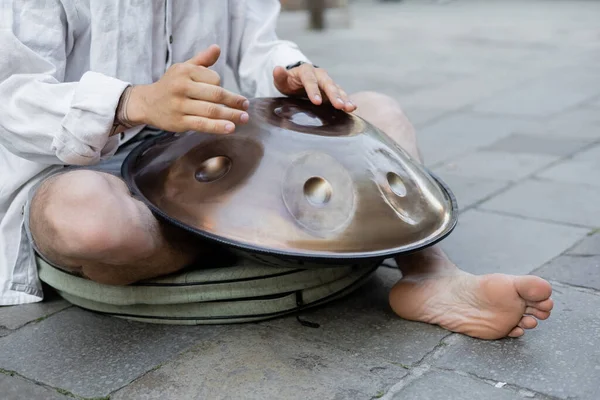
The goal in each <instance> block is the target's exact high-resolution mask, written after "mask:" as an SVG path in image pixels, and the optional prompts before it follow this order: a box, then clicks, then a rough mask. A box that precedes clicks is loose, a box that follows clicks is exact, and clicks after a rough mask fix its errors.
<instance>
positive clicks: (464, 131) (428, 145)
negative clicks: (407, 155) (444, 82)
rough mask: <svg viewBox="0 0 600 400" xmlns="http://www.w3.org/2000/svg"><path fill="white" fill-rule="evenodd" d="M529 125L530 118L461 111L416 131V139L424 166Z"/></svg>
mask: <svg viewBox="0 0 600 400" xmlns="http://www.w3.org/2000/svg"><path fill="white" fill-rule="evenodd" d="M409 109H410V108H409ZM531 124H532V122H531V121H527V120H519V119H515V118H507V117H500V116H489V115H480V114H473V113H460V114H453V115H448V116H446V117H444V118H442V119H440V120H439V121H436V122H434V123H432V124H428V125H427V126H426V127H425V128H423V129H421V130H419V131H417V140H418V143H419V146H420V147H421V149H422V151H423V155H424V158H425V163H426V165H429V166H433V165H435V164H438V163H440V162H442V161H446V160H449V159H451V158H454V157H456V156H459V155H462V154H466V153H470V152H472V151H474V150H477V149H479V148H482V147H485V146H489V145H491V144H492V143H494V142H496V141H498V140H500V139H502V138H504V137H507V136H509V135H510V134H512V133H513V132H515V131H517V130H519V129H526V128H527V127H528V126H530V125H531Z"/></svg>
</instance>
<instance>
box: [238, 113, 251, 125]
mask: <svg viewBox="0 0 600 400" xmlns="http://www.w3.org/2000/svg"><path fill="white" fill-rule="evenodd" d="M249 119H250V116H249V115H248V113H242V115H241V116H240V121H242V122H243V123H246V122H248V120H249Z"/></svg>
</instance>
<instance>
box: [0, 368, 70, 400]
mask: <svg viewBox="0 0 600 400" xmlns="http://www.w3.org/2000/svg"><path fill="white" fill-rule="evenodd" d="M0 388H2V400H67V399H72V397H70V396H69V397H68V396H65V395H62V394H60V393H58V392H57V391H55V390H53V389H50V388H47V387H44V386H41V385H36V384H35V383H33V382H29V381H27V380H26V379H23V378H21V377H19V376H10V375H5V374H2V373H0Z"/></svg>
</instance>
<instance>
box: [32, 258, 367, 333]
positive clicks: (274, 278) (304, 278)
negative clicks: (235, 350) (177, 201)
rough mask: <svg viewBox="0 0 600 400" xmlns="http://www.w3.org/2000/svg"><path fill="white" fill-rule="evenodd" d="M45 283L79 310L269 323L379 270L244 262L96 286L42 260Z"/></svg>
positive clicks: (170, 319) (181, 321)
mask: <svg viewBox="0 0 600 400" xmlns="http://www.w3.org/2000/svg"><path fill="white" fill-rule="evenodd" d="M37 263H38V269H39V275H40V279H41V280H42V281H43V282H45V283H46V284H48V285H49V286H50V287H52V288H54V289H55V290H56V291H57V292H58V293H59V294H60V296H62V297H63V298H64V299H65V300H67V301H69V302H70V303H72V304H74V305H76V306H79V307H81V308H84V309H87V310H90V311H95V312H99V313H104V314H109V315H112V316H115V317H119V318H126V319H131V320H136V321H143V322H150V323H160V324H177V325H197V324H226V323H237V322H250V321H259V320H264V319H270V318H275V317H279V316H282V315H286V314H289V313H293V312H295V311H299V310H303V309H305V308H307V307H314V306H317V305H320V304H324V303H326V302H329V301H332V300H334V299H337V298H339V297H342V296H344V295H347V294H349V293H350V292H352V291H353V290H355V289H357V288H358V287H359V286H360V285H361V284H362V283H364V282H365V281H366V280H367V279H368V278H369V277H370V276H371V275H372V274H373V273H374V272H375V270H376V269H377V267H378V266H379V263H378V264H377V265H372V264H371V265H360V266H359V265H350V266H342V267H340V266H336V267H331V268H318V269H300V268H289V267H276V266H273V265H267V264H262V263H259V262H257V261H254V260H250V259H245V258H240V259H237V260H236V261H235V262H234V263H232V264H230V265H226V266H219V267H217V268H190V269H185V270H182V271H180V272H178V273H175V274H171V275H168V276H164V277H160V278H157V279H150V280H145V281H141V282H137V283H135V284H131V285H127V286H113V285H105V284H100V283H96V282H93V281H91V280H88V279H85V278H81V277H78V276H75V275H72V274H69V273H67V272H64V271H63V270H60V269H57V268H55V267H53V266H51V265H50V264H48V263H46V262H45V261H44V260H42V259H41V258H38V259H37Z"/></svg>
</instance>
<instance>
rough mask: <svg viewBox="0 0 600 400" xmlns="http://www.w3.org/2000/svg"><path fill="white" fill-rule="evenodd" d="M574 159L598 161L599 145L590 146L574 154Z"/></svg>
mask: <svg viewBox="0 0 600 400" xmlns="http://www.w3.org/2000/svg"><path fill="white" fill-rule="evenodd" d="M575 160H576V161H591V162H598V161H599V160H600V145H596V146H594V147H590V148H589V149H588V150H586V151H583V152H581V153H579V154H577V155H576V156H575Z"/></svg>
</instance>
